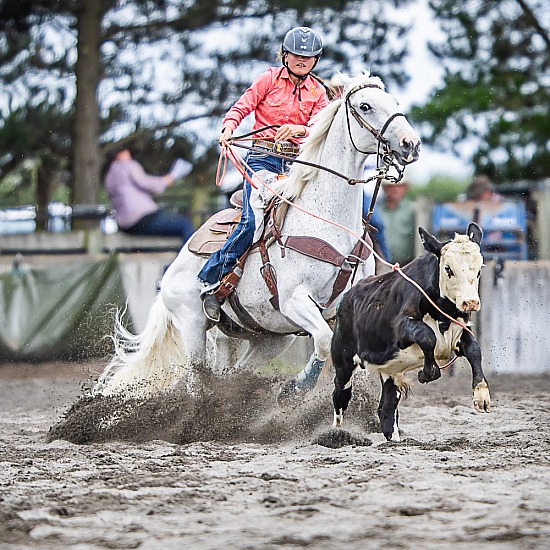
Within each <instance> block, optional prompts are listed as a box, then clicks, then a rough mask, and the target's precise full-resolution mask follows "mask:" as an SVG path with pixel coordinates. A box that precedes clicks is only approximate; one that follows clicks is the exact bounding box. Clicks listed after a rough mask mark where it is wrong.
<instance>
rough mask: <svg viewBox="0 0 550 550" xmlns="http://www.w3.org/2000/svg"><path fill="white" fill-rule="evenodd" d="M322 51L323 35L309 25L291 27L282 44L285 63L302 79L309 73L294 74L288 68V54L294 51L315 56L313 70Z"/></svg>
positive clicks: (296, 53)
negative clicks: (302, 74)
mask: <svg viewBox="0 0 550 550" xmlns="http://www.w3.org/2000/svg"><path fill="white" fill-rule="evenodd" d="M322 52H323V42H322V40H321V37H320V36H319V35H318V34H317V33H316V32H315V31H314V30H312V29H310V28H309V27H294V28H293V29H290V30H289V31H288V32H287V33H286V34H285V37H284V39H283V44H282V46H281V53H282V58H283V59H282V60H283V65H284V66H285V67H286V68H287V70H288V72H289V73H290V74H292V75H293V76H295V77H296V78H299V79H300V80H304V79H305V78H306V76H307V75H304V76H298V75H297V74H294V73H293V72H292V71H291V70H290V69H289V68H288V63H287V61H286V54H287V53H292V54H294V55H301V56H303V57H315V63H314V64H313V67H312V68H311V70H313V69H314V68H315V65H317V62H318V61H319V57H320V56H321V53H322ZM310 72H311V71H310ZM308 74H309V73H308ZM296 88H297V85H296V87H295V88H294V93H296ZM298 94H299V90H298ZM298 98H299V99H301V97H300V95H298Z"/></svg>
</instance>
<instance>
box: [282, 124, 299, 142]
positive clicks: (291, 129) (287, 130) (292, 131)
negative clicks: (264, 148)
mask: <svg viewBox="0 0 550 550" xmlns="http://www.w3.org/2000/svg"><path fill="white" fill-rule="evenodd" d="M305 135H306V128H305V126H302V125H301V124H283V125H282V126H281V127H280V128H279V129H278V130H277V133H276V134H275V141H286V140H287V139H288V138H291V137H297V136H305Z"/></svg>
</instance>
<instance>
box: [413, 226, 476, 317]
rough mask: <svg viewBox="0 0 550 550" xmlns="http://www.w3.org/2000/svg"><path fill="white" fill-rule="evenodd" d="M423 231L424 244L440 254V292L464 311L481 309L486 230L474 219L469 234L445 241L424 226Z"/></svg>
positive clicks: (434, 252)
mask: <svg viewBox="0 0 550 550" xmlns="http://www.w3.org/2000/svg"><path fill="white" fill-rule="evenodd" d="M419 233H420V236H421V238H422V242H423V244H424V248H425V249H426V250H427V251H428V252H431V253H432V254H435V255H436V256H437V257H438V258H439V292H440V295H441V296H442V297H444V298H447V299H449V300H451V302H453V303H454V304H455V306H456V307H457V309H459V310H460V311H464V312H469V311H478V310H479V308H480V307H481V306H480V300H479V290H478V289H479V276H480V275H481V267H482V266H483V256H482V255H481V252H480V248H479V246H480V243H481V238H482V235H483V233H482V231H481V229H480V227H479V226H478V225H477V224H475V223H471V224H470V225H469V226H468V231H467V234H466V235H455V238H454V239H453V240H452V241H449V242H447V243H442V242H440V241H438V240H437V239H436V238H435V237H434V236H433V235H430V234H429V233H428V232H427V231H426V230H425V229H423V228H422V227H420V228H419Z"/></svg>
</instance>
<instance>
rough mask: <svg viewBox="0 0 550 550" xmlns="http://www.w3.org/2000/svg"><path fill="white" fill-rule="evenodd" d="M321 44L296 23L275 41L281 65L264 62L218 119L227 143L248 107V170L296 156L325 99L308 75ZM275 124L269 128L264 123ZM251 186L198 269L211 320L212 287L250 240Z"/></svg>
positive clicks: (272, 168) (280, 164) (216, 309)
mask: <svg viewBox="0 0 550 550" xmlns="http://www.w3.org/2000/svg"><path fill="white" fill-rule="evenodd" d="M322 51H323V45H322V42H321V38H320V36H319V35H318V34H317V33H316V32H315V31H313V30H312V29H310V28H308V27H296V28H293V29H291V30H290V31H288V32H287V34H286V35H285V37H284V40H283V43H282V46H281V52H280V53H281V59H282V64H283V67H270V68H269V69H268V70H267V71H266V72H265V73H263V74H261V75H260V76H259V77H258V78H256V80H254V82H253V83H252V85H251V86H250V88H248V90H246V92H245V93H244V94H243V95H242V96H241V97H240V98H239V100H238V101H237V102H236V103H235V104H234V105H233V107H231V109H229V111H228V113H227V114H226V115H225V118H224V119H223V121H222V130H221V133H220V135H219V137H218V141H219V142H220V143H224V142H227V140H228V139H229V138H230V137H231V135H232V134H233V132H234V130H235V129H236V128H237V127H238V126H239V124H240V123H241V121H242V120H243V119H244V118H245V117H246V116H248V115H249V114H250V113H252V112H254V114H255V122H254V126H253V130H258V132H257V134H256V135H255V137H256V138H257V139H255V140H254V142H253V145H254V148H255V149H256V151H250V152H249V153H248V154H247V156H246V163H247V164H248V167H249V168H250V170H251V171H253V172H258V171H259V170H267V171H268V172H271V173H275V174H281V173H284V172H285V170H286V164H285V161H284V160H283V159H281V158H279V157H275V156H272V155H270V154H269V153H270V152H281V153H283V154H285V155H289V156H296V155H297V154H298V146H299V144H300V143H301V141H302V138H303V137H305V136H307V135H308V133H309V127H308V124H309V122H310V120H311V118H312V117H313V116H314V115H315V114H317V113H318V112H319V111H320V110H321V109H323V108H324V107H325V106H326V105H327V103H328V100H327V96H326V93H325V88H324V86H323V84H321V83H320V82H319V81H318V80H317V79H315V78H314V77H312V76H311V74H310V73H311V71H312V70H313V68H314V67H315V65H316V64H317V61H318V60H319V57H320V55H321V52H322ZM271 125H275V126H276V127H275V128H265V129H263V128H264V127H266V126H271ZM250 194H251V185H250V183H249V182H248V181H247V180H246V178H245V180H244V187H243V209H242V216H241V221H240V222H239V224H238V226H237V227H236V228H235V231H233V233H232V234H231V236H230V237H229V239H228V240H227V241H226V242H225V244H224V246H223V247H222V248H221V249H220V250H219V251H217V252H215V253H214V254H212V256H210V258H209V259H208V261H207V262H206V264H205V265H204V267H203V268H202V269H201V271H200V273H199V279H200V281H201V282H202V283H203V284H204V285H205V288H204V289H203V290H202V291H201V298H202V300H203V310H204V313H205V315H206V316H207V317H208V318H209V319H210V320H211V321H214V322H217V321H219V319H220V303H219V301H218V299H217V298H216V296H215V295H214V294H213V293H214V291H215V290H216V289H217V288H218V286H219V285H220V282H221V279H222V277H223V276H224V275H226V274H227V273H229V271H231V269H232V268H233V266H234V265H235V263H236V262H237V260H238V259H239V258H240V257H241V256H242V255H243V254H244V252H245V251H246V250H247V249H248V248H249V247H250V246H251V245H252V243H253V239H254V233H255V226H256V222H255V216H254V211H253V209H252V206H251V204H250Z"/></svg>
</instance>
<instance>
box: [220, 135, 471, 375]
mask: <svg viewBox="0 0 550 550" xmlns="http://www.w3.org/2000/svg"><path fill="white" fill-rule="evenodd" d="M221 147H222V150H221V153H220V157H219V159H218V169H217V170H216V185H218V186H219V185H221V183H222V181H223V177H222V179H221V180H219V179H218V174H219V171H220V164H221V165H223V176H225V172H226V169H227V158H229V160H230V161H231V162H232V164H233V165H234V166H235V168H237V170H238V172H239V173H240V174H241V175H242V176H243V178H245V179H246V181H248V183H250V185H251V186H252V187H254V188H255V189H257V188H258V187H257V185H256V184H255V182H254V181H253V179H252V178H251V177H250V176H249V175H248V170H250V171H252V170H251V168H250V167H249V166H248V164H247V163H246V161H245V160H244V159H242V158H241V157H240V156H239V155H238V154H237V153H236V152H235V151H234V150H233V147H232V145H231V143H230V142H228V141H225V142H223V143H222V144H221ZM222 158H223V160H222ZM321 168H322V167H321ZM255 177H256V178H258V180H260V181H261V183H262V185H263V186H264V187H265V188H266V189H267V190H268V191H269V192H271V193H272V194H273V195H274V196H276V197H277V198H278V199H280V200H281V201H283V202H286V203H287V204H288V205H289V206H292V207H293V208H296V209H298V210H300V212H303V213H304V214H307V215H308V216H311V217H313V218H316V219H318V220H320V221H323V222H325V223H328V224H330V225H333V226H335V227H338V228H340V229H343V230H344V231H347V232H348V233H350V234H351V235H353V236H354V237H355V238H356V239H358V240H359V241H360V242H361V243H362V244H363V245H364V246H366V247H367V249H369V250H370V251H371V253H372V254H373V255H374V256H375V257H376V258H377V259H378V261H379V262H380V263H382V264H383V265H385V266H387V267H389V268H390V269H391V270H392V271H397V272H398V273H399V275H401V277H403V278H404V279H405V280H407V281H408V282H409V283H411V284H412V285H413V286H415V287H416V288H417V289H418V290H419V291H420V293H421V294H422V295H423V296H424V297H425V298H426V299H427V300H428V302H430V304H431V305H432V306H433V307H434V308H435V309H436V310H437V311H439V313H441V314H442V315H444V316H445V317H446V318H447V319H449V320H450V321H451V322H452V323H455V324H457V325H458V326H460V327H461V328H462V329H463V330H465V331H466V332H468V333H469V334H470V335H471V336H474V334H473V332H472V331H471V330H470V329H469V328H468V327H467V326H466V325H465V324H464V323H461V322H460V321H459V320H458V319H455V318H454V317H451V316H450V315H448V314H447V313H445V312H444V311H443V310H442V309H441V308H440V307H439V306H438V305H437V304H436V303H435V302H434V301H433V300H432V299H431V298H430V297H429V296H428V294H427V293H426V291H425V290H424V289H423V288H422V287H421V286H420V285H419V284H418V283H417V282H416V281H415V280H414V279H411V278H410V277H409V276H408V275H407V274H405V273H404V272H403V270H402V269H401V266H400V265H399V263H398V262H395V263H394V264H392V263H390V262H388V261H386V260H385V259H384V258H382V256H380V255H379V254H378V253H377V252H376V251H375V250H374V248H373V247H372V246H370V244H369V243H368V242H367V241H366V240H365V239H363V237H362V236H361V235H358V234H357V233H356V232H355V231H353V229H350V228H349V227H346V226H344V225H342V224H340V223H338V222H335V221H332V220H329V219H326V218H323V217H322V216H319V215H318V214H315V213H313V212H310V211H309V210H306V209H305V208H302V207H301V206H298V205H296V204H294V203H293V202H292V201H291V200H289V199H287V198H286V197H283V196H282V195H281V194H279V193H277V191H275V190H274V189H272V188H271V187H270V186H269V185H268V184H267V183H265V182H264V181H263V180H262V179H261V178H259V177H258V176H255ZM378 177H379V178H380V179H382V178H383V176H382V175H379V176H378ZM358 181H359V180H358ZM363 181H367V180H363ZM455 359H456V358H455ZM455 359H452V360H451V361H450V362H449V363H448V364H446V365H444V366H443V367H439V368H440V369H444V368H447V367H448V366H450V365H451V364H452V363H453V362H454V361H455Z"/></svg>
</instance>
